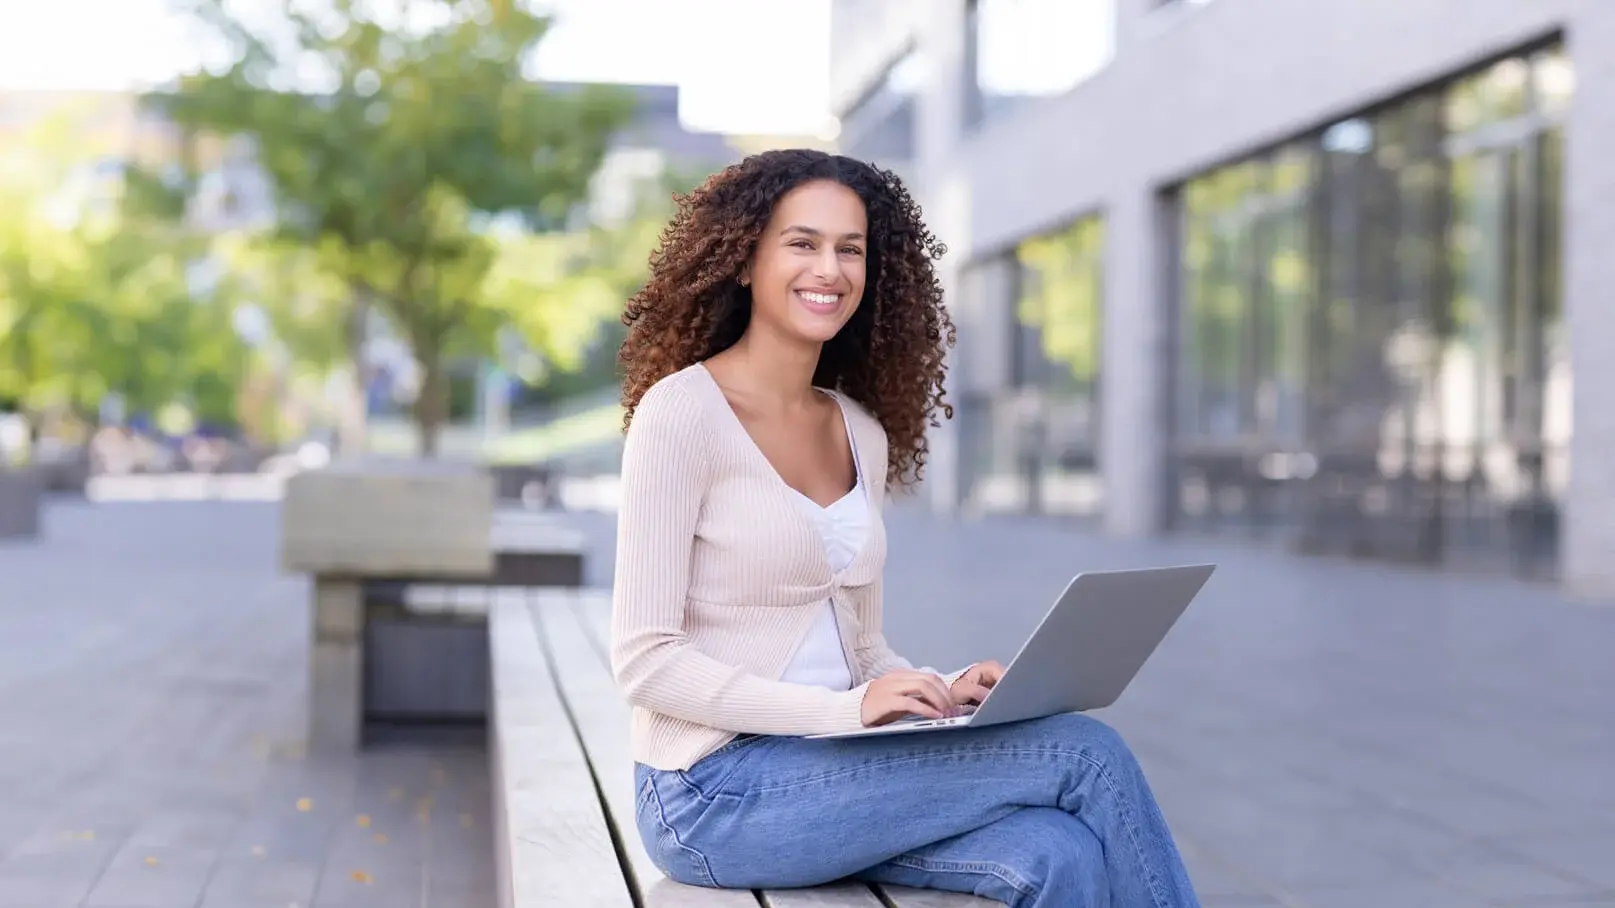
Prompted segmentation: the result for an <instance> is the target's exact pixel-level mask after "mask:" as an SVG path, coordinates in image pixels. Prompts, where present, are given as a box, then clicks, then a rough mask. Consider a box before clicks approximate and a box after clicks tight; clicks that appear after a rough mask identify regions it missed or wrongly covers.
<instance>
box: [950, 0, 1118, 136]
mask: <svg viewBox="0 0 1615 908" xmlns="http://www.w3.org/2000/svg"><path fill="white" fill-rule="evenodd" d="M1115 18H1116V0H971V2H970V3H969V5H968V7H967V13H966V19H965V28H966V33H967V42H968V43H967V46H966V63H967V67H966V68H967V70H968V71H969V72H970V73H973V74H974V81H973V84H972V85H971V86H970V91H969V95H968V98H969V101H968V104H967V110H966V122H967V123H970V124H972V125H973V124H975V123H977V122H979V121H980V120H982V119H985V118H989V117H992V116H994V115H996V114H997V113H999V112H1001V111H1003V110H1005V109H1008V108H1009V107H1012V106H1013V105H1014V103H1015V102H1016V101H1018V100H1020V99H1024V98H1033V97H1047V96H1050V95H1058V94H1062V93H1064V92H1066V91H1069V90H1071V88H1072V87H1074V86H1076V85H1077V84H1078V83H1080V82H1082V81H1083V80H1084V79H1086V78H1088V77H1089V76H1091V75H1093V74H1094V73H1096V72H1098V71H1099V70H1101V69H1103V68H1104V67H1105V66H1106V65H1108V64H1109V63H1110V60H1111V58H1112V56H1113V55H1114V53H1115V45H1116V21H1115Z"/></svg>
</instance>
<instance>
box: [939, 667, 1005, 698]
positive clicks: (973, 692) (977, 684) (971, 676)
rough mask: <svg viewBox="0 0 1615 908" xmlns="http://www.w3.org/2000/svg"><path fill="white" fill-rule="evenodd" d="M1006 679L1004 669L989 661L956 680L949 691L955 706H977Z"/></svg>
mask: <svg viewBox="0 0 1615 908" xmlns="http://www.w3.org/2000/svg"><path fill="white" fill-rule="evenodd" d="M1002 677H1004V667H1003V666H1002V665H999V664H998V663H997V662H995V661H993V660H991V659H988V660H987V661H986V662H977V663H976V664H975V665H972V666H970V667H969V668H968V669H966V670H965V673H964V674H962V675H960V676H959V677H958V678H955V679H954V682H953V686H952V687H951V688H949V689H948V694H949V696H950V697H951V699H952V701H953V704H954V705H955V706H977V705H980V703H981V701H983V700H985V699H987V693H988V692H989V691H991V690H992V689H993V685H995V684H997V683H998V679H999V678H1002Z"/></svg>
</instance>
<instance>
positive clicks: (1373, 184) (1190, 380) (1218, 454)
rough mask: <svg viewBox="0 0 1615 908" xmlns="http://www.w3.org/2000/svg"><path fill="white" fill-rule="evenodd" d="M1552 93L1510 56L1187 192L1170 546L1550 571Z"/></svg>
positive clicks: (1561, 429) (1561, 430) (1556, 395)
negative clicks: (1221, 542)
mask: <svg viewBox="0 0 1615 908" xmlns="http://www.w3.org/2000/svg"><path fill="white" fill-rule="evenodd" d="M1573 83H1574V79H1573V71H1572V69H1571V66H1570V63H1569V60H1568V58H1567V57H1566V56H1565V55H1564V53H1563V51H1562V49H1559V48H1549V49H1545V50H1541V51H1534V52H1531V53H1528V54H1520V55H1517V56H1513V57H1510V58H1507V59H1503V60H1500V61H1498V62H1496V63H1494V64H1491V65H1488V66H1487V67H1485V68H1484V69H1482V70H1480V71H1478V72H1476V73H1474V74H1472V75H1468V76H1465V77H1462V78H1459V79H1456V80H1454V81H1452V82H1450V83H1448V84H1446V85H1443V86H1439V87H1436V88H1433V89H1431V90H1429V91H1426V92H1422V93H1419V94H1415V95H1412V96H1410V97H1407V98H1404V99H1402V100H1399V101H1397V102H1396V103H1394V104H1391V105H1387V106H1385V107H1383V108H1379V109H1376V110H1373V111H1370V112H1365V113H1363V114H1362V115H1359V116H1355V117H1352V118H1350V119H1347V120H1343V121H1341V122H1339V123H1336V124H1334V125H1332V126H1330V127H1328V128H1327V129H1324V130H1321V131H1320V132H1319V133H1318V134H1317V136H1316V137H1315V141H1310V140H1309V141H1300V142H1296V143H1293V144H1290V145H1288V146H1284V147H1280V148H1277V149H1274V150H1272V151H1269V152H1266V153H1263V154H1261V155H1257V156H1254V157H1252V158H1249V159H1246V160H1243V161H1239V162H1236V163H1233V164H1230V165H1228V166H1225V167H1222V168H1219V169H1217V170H1214V171H1211V172H1208V173H1205V174H1202V175H1200V176H1198V177H1195V178H1194V179H1192V180H1190V181H1189V182H1188V183H1186V184H1185V186H1184V187H1183V189H1182V192H1181V194H1180V196H1179V198H1180V199H1181V217H1182V223H1181V227H1182V230H1181V242H1182V244H1183V248H1182V250H1181V267H1182V269H1183V274H1182V281H1181V309H1180V323H1179V339H1180V343H1179V350H1180V363H1179V369H1178V373H1179V376H1180V382H1179V387H1178V395H1177V419H1176V421H1175V425H1176V429H1177V439H1176V448H1175V464H1174V470H1173V472H1174V476H1175V477H1176V480H1177V482H1178V485H1179V494H1178V523H1179V525H1181V526H1187V527H1200V528H1204V529H1230V528H1238V529H1240V530H1242V531H1245V532H1268V531H1278V532H1282V533H1284V534H1286V535H1287V536H1289V537H1290V538H1291V539H1293V540H1294V541H1295V542H1296V543H1297V544H1298V545H1300V546H1302V547H1304V548H1316V549H1325V550H1329V549H1333V550H1340V551H1350V552H1353V553H1356V554H1367V555H1380V556H1384V557H1393V558H1410V557H1411V558H1415V559H1426V560H1433V559H1437V558H1443V559H1457V560H1462V559H1469V558H1478V559H1481V560H1488V559H1489V560H1491V561H1492V562H1494V563H1496V562H1498V561H1503V562H1506V563H1507V564H1508V565H1509V566H1510V567H1512V568H1515V569H1518V570H1520V571H1522V572H1537V571H1540V570H1542V566H1543V565H1544V564H1551V563H1552V561H1553V558H1552V550H1553V545H1554V544H1555V543H1554V540H1555V539H1556V538H1557V537H1556V535H1555V534H1556V529H1555V528H1556V526H1557V520H1558V516H1557V508H1558V500H1559V496H1561V495H1562V494H1563V489H1564V480H1565V477H1566V476H1567V475H1568V469H1569V465H1568V462H1567V457H1568V454H1567V449H1568V441H1569V434H1570V413H1569V410H1570V407H1569V400H1570V397H1569V394H1570V384H1571V382H1570V379H1571V377H1570V373H1569V362H1568V356H1567V353H1566V351H1565V338H1564V330H1563V318H1562V293H1563V291H1562V286H1561V285H1562V258H1563V251H1562V229H1563V225H1562V221H1563V216H1564V215H1563V200H1562V192H1563V189H1562V181H1563V175H1562V170H1563V160H1562V158H1563V153H1564V152H1563V135H1562V129H1561V127H1560V126H1559V125H1558V123H1559V120H1560V119H1561V116H1560V115H1561V114H1562V112H1563V111H1564V110H1565V109H1566V108H1567V107H1568V103H1569V97H1570V93H1571V91H1572V90H1573Z"/></svg>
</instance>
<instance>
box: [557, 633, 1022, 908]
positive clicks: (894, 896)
mask: <svg viewBox="0 0 1615 908" xmlns="http://www.w3.org/2000/svg"><path fill="white" fill-rule="evenodd" d="M579 604H580V605H587V604H588V603H579ZM578 615H579V618H580V620H581V621H582V623H583V624H584V626H585V627H586V628H587V629H588V630H589V632H590V634H591V636H592V637H593V639H594V642H595V644H596V646H597V648H598V650H599V651H600V652H601V653H604V652H606V648H607V647H608V646H609V643H610V640H611V609H610V606H609V604H606V605H604V606H603V607H598V608H579V609H578ZM623 711H624V714H626V712H627V708H626V707H623ZM624 735H625V737H626V732H625V733H624ZM590 749H591V750H592V749H593V744H590ZM857 888H861V887H854V889H855V890H856V889H857ZM873 888H874V890H875V891H876V892H877V893H883V894H884V895H885V897H886V899H887V901H889V902H890V903H891V904H893V905H896V906H897V908H993V906H1000V908H1001V905H1002V903H1000V902H997V901H994V900H993V899H984V898H979V897H977V896H974V895H965V894H963V893H958V892H942V891H939V890H934V889H910V888H909V887H907V886H881V885H875V886H873ZM805 891H809V892H811V891H813V890H805ZM820 891H822V890H820ZM798 895H800V892H795V893H792V892H789V891H787V890H781V891H777V892H765V893H763V898H764V903H765V904H767V905H775V904H780V903H776V902H773V901H769V900H770V899H778V898H786V899H790V898H795V897H797V896H798ZM843 898H847V899H852V900H851V901H843V902H819V903H813V902H808V903H805V904H807V905H813V904H825V905H837V904H842V905H872V904H879V902H878V901H875V902H870V901H858V900H857V899H858V896H857V894H856V891H854V893H853V894H852V895H850V896H843ZM783 904H790V905H796V904H798V903H795V902H786V903H783Z"/></svg>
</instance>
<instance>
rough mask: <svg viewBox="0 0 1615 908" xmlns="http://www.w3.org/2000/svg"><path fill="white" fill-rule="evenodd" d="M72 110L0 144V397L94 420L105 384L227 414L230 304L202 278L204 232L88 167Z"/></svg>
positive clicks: (119, 178) (88, 153)
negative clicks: (159, 212)
mask: <svg viewBox="0 0 1615 908" xmlns="http://www.w3.org/2000/svg"><path fill="white" fill-rule="evenodd" d="M76 119H77V112H76V111H74V110H72V109H66V110H63V111H61V112H60V113H59V114H58V115H57V116H55V117H51V118H48V119H47V120H46V121H45V122H44V123H42V124H40V125H39V126H38V127H37V128H36V129H35V130H33V131H31V134H30V135H29V136H28V138H27V140H26V141H25V142H23V143H21V144H20V145H18V146H16V147H13V148H12V149H10V152H11V153H10V154H9V155H8V161H7V163H8V164H10V165H12V169H9V170H8V171H7V172H6V173H5V174H3V175H0V177H3V178H0V399H10V400H14V401H16V402H17V403H18V404H19V405H20V406H21V408H22V409H24V410H25V411H31V412H32V413H34V414H36V415H37V414H40V413H44V412H47V411H57V412H71V413H72V414H74V415H75V416H78V417H81V418H84V419H86V420H89V421H93V419H94V414H95V413H96V411H97V410H98V408H99V406H100V404H101V402H102V400H103V399H104V398H105V397H106V395H108V394H118V395H120V396H121V397H122V398H124V399H125V401H126V402H127V405H128V407H129V408H130V409H132V410H135V411H137V412H139V411H143V412H153V411H155V410H157V409H158V408H160V407H163V406H166V405H169V404H175V403H182V404H185V405H186V406H187V407H188V408H189V409H190V410H191V411H192V412H194V413H195V414H196V415H197V416H199V417H201V418H203V419H205V420H208V421H210V422H214V423H220V424H226V425H228V424H232V423H233V422H234V398H235V394H236V390H237V388H238V386H239V383H240V380H241V377H242V375H243V372H244V366H245V359H246V357H245V353H246V351H245V349H244V347H243V345H242V343H241V341H240V339H239V338H238V337H237V335H236V333H235V330H234V327H233V324H232V315H233V309H234V306H233V301H232V300H231V299H230V298H229V296H228V295H227V294H225V293H221V292H220V291H219V288H216V287H202V286H199V285H198V281H197V280H196V277H197V274H198V272H197V271H196V267H197V265H198V264H199V263H200V262H203V261H205V260H206V259H207V257H208V255H209V252H210V246H211V242H212V241H211V240H210V239H209V238H208V237H205V236H199V235H196V234H194V233H191V232H189V231H187V230H185V229H184V227H183V225H181V224H177V223H176V222H175V221H174V220H173V219H172V218H171V217H169V216H167V215H166V214H164V215H163V216H159V217H153V216H151V215H152V212H151V211H149V210H148V209H149V206H151V205H153V204H156V203H158V202H160V200H161V199H162V196H161V195H160V194H143V193H142V192H141V191H140V184H139V183H138V181H135V182H129V181H126V180H125V179H124V174H123V172H122V171H121V170H115V169H111V168H107V167H99V168H98V167H94V166H91V165H92V164H93V163H94V162H96V161H97V160H100V161H101V162H102V163H105V162H106V161H110V160H112V159H111V158H104V157H102V155H103V154H105V153H107V152H109V151H110V150H109V149H105V148H93V147H85V146H84V145H83V144H82V142H81V140H80V139H79V138H78V136H79V133H78V132H77V131H76V126H75V121H76Z"/></svg>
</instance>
